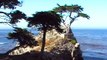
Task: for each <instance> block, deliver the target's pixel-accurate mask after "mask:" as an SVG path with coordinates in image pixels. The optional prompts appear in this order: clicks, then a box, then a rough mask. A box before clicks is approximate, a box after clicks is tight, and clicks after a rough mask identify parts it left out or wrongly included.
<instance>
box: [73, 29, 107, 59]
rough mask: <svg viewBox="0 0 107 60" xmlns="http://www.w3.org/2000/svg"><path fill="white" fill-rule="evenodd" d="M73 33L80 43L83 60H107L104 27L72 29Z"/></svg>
mask: <svg viewBox="0 0 107 60" xmlns="http://www.w3.org/2000/svg"><path fill="white" fill-rule="evenodd" d="M73 33H74V35H75V37H76V39H77V41H78V42H79V43H80V46H81V50H82V52H83V56H84V60H107V30H106V29H81V30H80V29H79V30H75V29H74V30H73Z"/></svg>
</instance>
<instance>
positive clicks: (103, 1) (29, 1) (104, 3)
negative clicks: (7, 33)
mask: <svg viewBox="0 0 107 60" xmlns="http://www.w3.org/2000/svg"><path fill="white" fill-rule="evenodd" d="M57 3H58V4H60V5H65V4H67V5H72V4H78V5H80V6H82V7H83V8H84V11H83V12H84V13H86V14H88V15H89V16H90V19H89V20H87V19H85V18H79V19H77V20H76V21H74V23H73V24H72V25H71V28H73V29H107V0H23V4H22V7H18V8H17V9H16V10H21V11H22V12H24V13H25V14H27V16H31V15H32V14H34V13H35V12H37V11H48V10H51V9H53V8H55V7H57ZM5 11H8V10H5ZM26 26H27V23H26V22H25V21H22V22H21V23H20V24H19V27H24V28H25V27H26ZM2 28H3V29H6V28H11V27H10V26H8V25H6V24H0V29H2Z"/></svg>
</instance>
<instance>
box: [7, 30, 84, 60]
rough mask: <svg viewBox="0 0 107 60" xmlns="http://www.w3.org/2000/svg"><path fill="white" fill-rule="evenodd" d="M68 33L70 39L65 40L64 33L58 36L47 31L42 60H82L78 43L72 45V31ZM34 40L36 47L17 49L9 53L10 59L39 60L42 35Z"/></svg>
mask: <svg viewBox="0 0 107 60" xmlns="http://www.w3.org/2000/svg"><path fill="white" fill-rule="evenodd" d="M70 33H71V35H69V37H70V39H67V35H66V34H65V33H62V34H59V33H57V32H56V31H55V30H52V31H48V32H47V33H46V46H45V53H44V56H43V60H83V58H82V52H81V50H80V46H79V43H77V42H76V43H75V44H73V43H72V40H74V39H75V37H74V35H73V33H72V31H71V32H70ZM35 38H36V40H37V41H38V42H39V43H38V46H35V47H26V48H22V47H19V48H18V49H16V50H14V51H13V52H10V53H9V55H11V56H12V57H11V58H14V57H13V56H14V55H15V56H18V58H16V59H15V58H14V60H17V59H20V58H25V57H26V58H31V57H32V59H24V60H33V59H34V60H40V59H39V58H38V57H39V54H40V49H41V41H42V33H40V34H38V35H37V36H36V37H35ZM32 51H33V52H32ZM26 53H28V54H26ZM24 54H25V55H24ZM19 55H20V56H19ZM21 55H22V56H21ZM34 56H36V57H34Z"/></svg>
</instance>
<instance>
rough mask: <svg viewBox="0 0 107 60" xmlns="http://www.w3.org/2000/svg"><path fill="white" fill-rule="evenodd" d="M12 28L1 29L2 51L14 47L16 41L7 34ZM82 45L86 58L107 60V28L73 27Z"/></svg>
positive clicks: (0, 45)
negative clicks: (9, 38)
mask: <svg viewBox="0 0 107 60" xmlns="http://www.w3.org/2000/svg"><path fill="white" fill-rule="evenodd" d="M11 31H12V30H0V53H5V52H6V51H8V50H10V49H12V48H13V47H14V46H15V42H14V41H12V40H8V39H7V38H6V37H7V34H8V32H11ZM73 33H74V35H75V37H76V39H77V41H78V42H79V43H80V45H81V50H82V52H83V57H84V60H107V30H95V29H94V30H89V29H88V30H86V29H84V30H83V29H81V30H78V29H73Z"/></svg>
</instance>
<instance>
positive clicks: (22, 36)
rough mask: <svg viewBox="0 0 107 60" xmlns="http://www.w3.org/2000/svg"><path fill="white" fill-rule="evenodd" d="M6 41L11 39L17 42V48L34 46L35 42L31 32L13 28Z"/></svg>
mask: <svg viewBox="0 0 107 60" xmlns="http://www.w3.org/2000/svg"><path fill="white" fill-rule="evenodd" d="M7 38H8V39H13V40H16V41H17V42H19V46H24V45H28V46H36V45H37V41H36V40H35V39H34V36H33V34H32V33H31V32H29V31H27V30H26V29H21V28H15V29H14V32H11V33H9V34H8V37H7Z"/></svg>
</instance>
